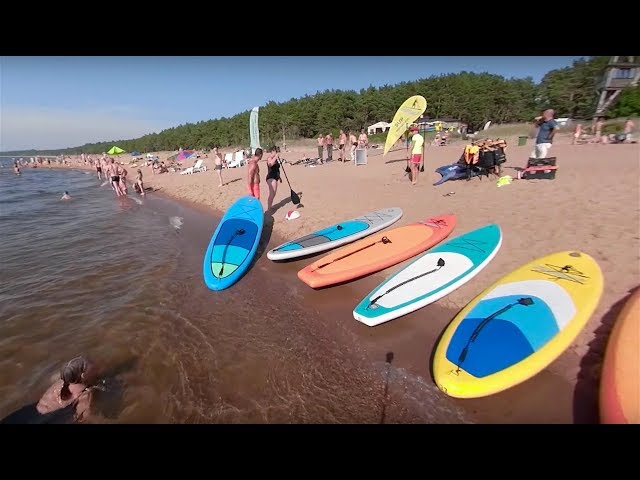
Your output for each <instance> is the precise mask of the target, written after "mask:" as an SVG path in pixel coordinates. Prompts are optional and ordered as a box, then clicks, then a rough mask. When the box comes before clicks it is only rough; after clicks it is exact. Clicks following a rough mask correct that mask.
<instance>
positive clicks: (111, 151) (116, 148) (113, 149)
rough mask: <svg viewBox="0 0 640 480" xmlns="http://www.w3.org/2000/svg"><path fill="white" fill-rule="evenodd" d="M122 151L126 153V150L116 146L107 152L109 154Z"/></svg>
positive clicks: (117, 153) (116, 153) (118, 153)
mask: <svg viewBox="0 0 640 480" xmlns="http://www.w3.org/2000/svg"><path fill="white" fill-rule="evenodd" d="M121 153H124V150H123V149H121V148H120V147H116V146H113V147H111V149H110V150H109V151H108V152H107V154H108V155H120V154H121Z"/></svg>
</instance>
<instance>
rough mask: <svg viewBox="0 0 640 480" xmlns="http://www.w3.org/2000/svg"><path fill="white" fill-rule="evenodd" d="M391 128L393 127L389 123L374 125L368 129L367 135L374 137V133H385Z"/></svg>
mask: <svg viewBox="0 0 640 480" xmlns="http://www.w3.org/2000/svg"><path fill="white" fill-rule="evenodd" d="M389 127H391V124H390V123H387V122H378V123H374V124H373V125H371V126H369V127H367V134H368V135H373V134H374V133H384V132H386V131H387V129H388V128H389Z"/></svg>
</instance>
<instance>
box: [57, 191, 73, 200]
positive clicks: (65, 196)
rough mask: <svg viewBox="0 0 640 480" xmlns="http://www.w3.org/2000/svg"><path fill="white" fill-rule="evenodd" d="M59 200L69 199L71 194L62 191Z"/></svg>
mask: <svg viewBox="0 0 640 480" xmlns="http://www.w3.org/2000/svg"><path fill="white" fill-rule="evenodd" d="M60 200H71V195H69V192H64V195H62V198H61V199H60Z"/></svg>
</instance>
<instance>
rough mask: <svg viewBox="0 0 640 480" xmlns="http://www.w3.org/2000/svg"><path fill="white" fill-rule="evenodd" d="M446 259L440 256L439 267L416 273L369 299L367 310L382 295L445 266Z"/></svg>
mask: <svg viewBox="0 0 640 480" xmlns="http://www.w3.org/2000/svg"><path fill="white" fill-rule="evenodd" d="M444 264H445V262H444V259H443V258H439V259H438V262H437V263H436V265H437V267H436V268H434V269H433V270H429V271H428V272H425V273H421V274H420V275H416V276H415V277H412V278H409V279H407V280H405V281H404V282H400V283H399V284H398V285H394V286H393V287H391V288H390V289H389V290H387V291H386V292H384V293H382V294H380V295H378V296H377V297H376V298H374V299H373V300H371V301H369V306H368V307H367V310H369V309H370V308H371V307H372V306H373V305H374V304H375V303H376V302H377V301H378V300H380V299H381V298H382V297H384V296H385V295H386V294H387V293H391V292H393V291H394V290H395V289H396V288H399V287H401V286H403V285H406V284H407V283H409V282H413V281H414V280H417V279H418V278H422V277H425V276H427V275H430V274H432V273H434V272H437V271H438V270H440V269H441V268H442V267H444Z"/></svg>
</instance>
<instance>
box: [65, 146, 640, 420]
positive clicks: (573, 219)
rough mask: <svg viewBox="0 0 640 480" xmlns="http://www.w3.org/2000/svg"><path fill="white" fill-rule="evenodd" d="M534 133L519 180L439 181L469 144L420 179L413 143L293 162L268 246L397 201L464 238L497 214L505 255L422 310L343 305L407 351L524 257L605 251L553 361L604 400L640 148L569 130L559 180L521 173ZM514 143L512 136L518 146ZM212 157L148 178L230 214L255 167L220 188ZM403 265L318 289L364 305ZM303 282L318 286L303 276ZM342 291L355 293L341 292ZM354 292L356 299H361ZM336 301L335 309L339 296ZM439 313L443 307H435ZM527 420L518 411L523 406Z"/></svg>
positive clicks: (412, 216) (639, 242)
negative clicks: (365, 314)
mask: <svg viewBox="0 0 640 480" xmlns="http://www.w3.org/2000/svg"><path fill="white" fill-rule="evenodd" d="M530 142H531V141H529V145H527V146H524V147H516V146H509V147H508V149H507V151H506V153H507V163H506V164H505V165H504V168H503V175H511V176H512V177H513V178H514V180H513V182H512V183H511V184H510V185H506V186H503V187H500V188H499V187H497V185H496V178H495V177H490V178H486V177H483V178H482V179H481V178H478V177H476V178H473V179H472V180H471V181H468V182H467V181H453V182H446V183H444V184H442V185H440V186H437V187H434V186H433V185H432V184H433V183H434V182H435V181H437V180H438V179H439V178H440V176H439V174H437V173H435V172H434V170H435V168H437V167H439V166H442V165H447V164H451V163H455V162H456V161H457V159H458V158H459V156H460V153H461V150H462V144H457V145H452V146H447V147H432V146H429V147H427V149H426V164H425V172H424V173H423V174H421V175H420V178H419V183H418V185H415V186H412V185H411V183H410V181H409V179H408V177H407V176H406V174H405V173H404V167H405V161H404V158H405V150H404V149H398V150H395V151H392V152H390V153H389V154H388V155H387V156H386V157H383V155H382V150H381V149H379V150H373V149H372V150H370V151H369V154H368V164H367V165H362V166H354V165H353V164H352V162H346V163H340V162H337V161H335V160H334V161H333V162H331V163H329V164H325V165H318V166H317V167H313V168H312V167H304V166H302V165H289V164H285V167H284V168H285V170H286V173H287V174H288V177H289V180H290V181H291V184H292V187H293V189H294V190H295V191H296V192H298V193H299V194H300V196H301V199H302V204H301V205H300V206H299V208H298V210H299V211H300V213H301V216H300V217H299V218H298V219H295V220H291V221H289V220H286V219H285V214H286V212H287V211H288V210H291V209H294V208H295V206H294V205H293V204H292V203H291V201H290V190H289V187H288V185H287V183H286V181H283V183H282V184H280V185H279V188H278V193H277V196H276V199H275V202H274V205H275V208H276V211H275V212H274V213H273V218H274V221H273V238H272V239H271V241H270V242H269V247H268V248H271V247H273V246H275V245H276V241H279V239H280V240H281V239H285V240H287V239H293V238H296V237H298V236H300V235H304V234H307V233H310V232H312V231H314V230H316V229H319V228H323V227H325V226H328V225H330V224H332V223H335V222H337V221H341V220H346V219H350V218H353V217H356V216H358V215H361V214H364V213H367V212H370V211H372V210H375V209H379V208H385V207H401V208H402V209H403V211H404V216H403V218H402V219H401V220H400V221H399V222H398V223H397V224H396V226H401V225H405V224H408V223H411V222H415V221H418V220H424V219H426V218H428V217H431V216H435V215H439V214H444V213H455V214H456V215H457V216H458V225H457V227H456V229H455V230H454V232H453V234H452V236H457V235H460V234H462V233H464V232H467V231H469V230H472V229H475V228H478V227H481V226H483V225H485V224H487V223H493V222H495V223H498V224H499V225H500V227H501V228H502V231H503V235H504V240H503V245H502V248H501V250H500V252H499V253H498V255H497V256H496V257H495V259H494V260H493V261H492V262H491V263H490V264H489V265H488V266H487V267H486V268H485V269H484V270H483V271H482V272H481V273H480V274H479V275H478V276H477V277H476V278H475V279H473V280H472V281H471V282H469V283H467V284H466V285H464V286H463V287H461V288H459V289H458V290H456V291H454V292H453V293H451V294H450V295H448V296H447V297H445V298H443V299H441V300H440V301H438V302H437V303H436V304H434V305H433V306H430V307H427V308H426V309H423V310H422V311H418V312H415V313H414V314H411V315H410V316H408V317H411V318H410V319H408V318H400V319H397V320H394V321H393V322H390V323H389V325H383V326H380V327H376V328H373V329H370V328H368V327H365V326H363V325H360V324H358V322H356V321H355V320H353V318H352V317H351V311H350V310H349V309H347V308H345V307H341V308H343V309H345V310H346V311H344V312H340V317H341V318H344V321H347V322H348V321H350V322H353V324H354V325H353V327H352V330H353V332H354V333H355V334H356V335H358V336H361V338H362V341H363V342H367V341H368V340H370V339H372V338H379V337H380V336H385V335H387V336H388V337H389V338H387V340H388V342H387V343H393V344H394V347H395V349H396V351H398V352H400V351H402V348H403V342H404V343H407V349H408V350H411V347H410V345H408V343H410V342H411V341H412V340H411V339H412V337H413V338H414V340H413V341H415V336H416V335H418V336H420V335H421V338H422V339H423V340H424V341H430V342H431V343H432V344H435V341H436V339H437V336H438V335H439V334H440V332H441V331H442V329H443V328H444V327H445V326H446V324H447V323H448V322H449V321H450V320H451V312H453V314H455V312H456V311H458V310H459V309H460V308H462V307H463V306H464V305H465V304H466V303H467V302H469V301H470V300H471V299H472V298H473V297H474V296H475V295H477V294H478V293H480V292H481V291H482V290H483V289H484V288H486V287H487V286H488V285H489V284H491V283H493V282H494V281H495V280H497V279H498V278H500V277H501V276H503V275H505V274H506V273H508V272H509V271H511V270H513V269H515V268H517V267H518V266H520V265H521V264H523V263H526V262H528V261H530V260H532V259H534V258H537V257H541V256H544V255H547V254H549V253H552V252H555V251H562V250H581V251H584V252H586V253H588V254H589V255H591V256H593V257H594V258H595V259H596V261H597V262H598V263H599V265H600V267H601V269H602V272H603V274H604V278H605V288H604V293H603V296H602V299H601V301H600V303H599V306H598V308H597V310H596V311H595V313H594V315H593V316H592V318H591V319H590V321H589V323H588V324H587V326H586V328H585V329H584V330H583V331H582V333H581V334H580V335H579V337H578V338H577V339H576V341H575V342H574V344H573V345H572V346H571V347H570V348H569V349H568V350H567V351H566V352H565V353H564V354H563V355H562V356H561V357H560V358H559V359H557V360H556V361H555V362H553V364H552V365H551V366H550V367H549V368H548V370H549V371H550V372H551V373H552V374H553V375H554V376H557V377H559V378H562V379H564V380H565V381H566V382H569V383H570V384H571V385H573V386H574V387H575V392H576V395H578V393H579V391H580V390H584V392H590V393H585V398H583V399H582V402H586V403H589V402H591V403H593V402H595V397H594V396H593V392H594V391H595V388H596V386H597V381H598V378H599V375H598V372H599V368H600V364H601V361H602V354H603V352H604V347H605V345H606V339H607V336H608V332H609V330H610V329H611V326H612V323H613V321H615V318H616V315H617V312H618V311H619V309H620V306H621V304H622V303H623V300H624V299H625V298H626V297H627V296H628V294H629V292H630V291H631V290H632V289H633V288H635V287H636V286H637V285H638V283H640V270H639V247H640V225H639V222H640V215H639V213H640V212H639V210H640V196H639V185H638V178H639V174H640V146H638V145H637V144H636V145H576V146H572V145H569V144H568V141H567V140H566V138H565V139H560V141H558V142H556V144H554V147H553V150H552V155H553V156H556V157H557V159H558V165H559V170H558V174H557V176H556V179H555V180H517V168H518V167H523V166H524V165H525V164H526V161H527V158H528V155H529V152H530V150H531V146H530ZM514 143H515V142H513V141H511V142H510V145H514ZM314 150H315V149H314V148H313V146H311V147H306V148H305V147H299V148H296V149H291V151H287V152H283V153H281V158H284V159H286V160H287V161H288V162H294V161H296V160H298V159H300V158H303V157H305V156H308V157H313V156H315V151H314ZM170 154H171V153H170V152H163V153H161V154H160V157H161V158H166V157H167V156H168V155H170ZM336 158H337V155H336V154H335V153H334V159H336ZM121 160H122V161H123V162H125V163H126V162H128V161H129V158H126V157H122V158H121ZM73 163H75V161H74V162H73ZM204 164H205V165H206V166H207V167H208V170H207V171H206V172H200V173H195V174H192V175H179V174H178V173H173V172H172V173H168V174H155V175H153V174H152V173H151V170H150V168H148V167H143V173H144V181H145V186H147V187H150V186H152V187H153V188H154V189H156V190H158V191H159V192H160V193H162V194H165V195H169V196H171V197H173V198H176V199H179V200H183V201H188V202H190V203H193V204H194V205H196V206H199V207H202V208H206V209H214V210H216V211H217V212H218V213H222V212H224V210H226V208H228V207H229V206H230V205H231V204H232V203H233V202H234V201H235V200H236V199H237V198H238V197H239V196H242V195H246V186H245V183H246V181H245V175H246V168H235V169H225V170H223V178H224V181H225V182H226V184H225V186H223V187H218V186H217V175H216V173H215V172H214V171H213V169H212V166H213V162H212V160H211V158H206V159H204ZM73 166H74V167H75V165H73ZM185 166H188V165H185ZM132 170H133V171H132ZM265 174H266V165H264V163H263V164H262V165H261V179H262V183H261V201H262V203H263V205H265V208H266V197H267V194H268V191H267V185H266V183H265V182H264V176H265ZM134 175H135V169H132V168H130V167H129V176H130V177H133V176H134ZM283 180H284V176H283ZM131 190H132V189H131ZM131 194H132V193H131V192H130V195H131ZM265 240H266V239H263V241H265ZM311 261H312V260H306V261H299V262H295V265H291V264H275V263H271V262H269V261H268V260H266V259H264V260H263V261H262V260H261V262H264V263H261V265H263V266H266V268H268V269H273V270H274V271H279V273H281V272H289V274H290V275H291V276H292V277H293V278H295V272H296V271H297V269H299V268H302V267H303V266H304V265H306V264H307V263H310V262H311ZM402 265H403V264H400V265H397V266H394V267H392V268H389V269H387V270H385V271H382V272H379V273H377V274H376V275H374V276H372V277H370V278H365V279H363V280H359V281H357V282H354V283H353V284H352V286H346V287H335V288H332V289H329V290H328V291H318V292H313V291H312V293H311V295H316V296H317V297H318V298H319V299H321V298H327V299H330V298H332V297H331V295H333V296H334V297H333V298H338V299H339V300H340V301H341V302H343V303H344V305H348V304H349V303H352V304H353V306H355V304H356V303H357V302H358V301H359V300H360V298H361V296H362V295H364V294H365V293H366V292H367V291H368V289H370V288H371V287H373V286H374V285H375V284H376V283H377V282H379V281H380V280H381V279H382V278H384V277H386V276H388V275H389V274H390V273H392V272H395V271H396V270H398V269H399V268H401V267H402ZM300 288H305V289H309V288H308V287H306V286H305V285H303V284H302V283H301V287H300ZM309 290H311V289H309ZM340 290H343V292H341V293H339V291H340ZM345 295H346V296H347V297H345ZM350 295H352V296H353V298H349V296H350ZM332 308H333V309H335V305H334V306H333V307H332ZM351 308H352V307H351ZM429 309H431V310H429ZM434 309H440V310H442V311H444V312H446V313H442V314H440V315H436V317H441V318H438V319H435V320H434V319H432V318H430V317H432V316H433V312H434V311H435V310H434ZM421 312H422V313H421ZM429 312H430V313H431V314H430V315H427V313H429ZM447 317H448V318H447ZM420 332H422V333H420ZM418 363H420V361H417V360H416V361H410V360H409V359H408V358H407V360H406V361H405V365H406V366H407V367H408V368H409V369H411V368H412V366H413V367H414V368H415V370H416V371H417V373H419V374H421V375H427V374H428V372H427V371H426V368H425V367H426V365H423V364H421V365H418ZM541 375H542V374H541ZM531 381H534V380H531ZM587 397H588V398H587ZM591 406H593V405H591ZM574 416H575V413H574ZM515 419H516V420H515V421H517V416H516V417H515Z"/></svg>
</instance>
